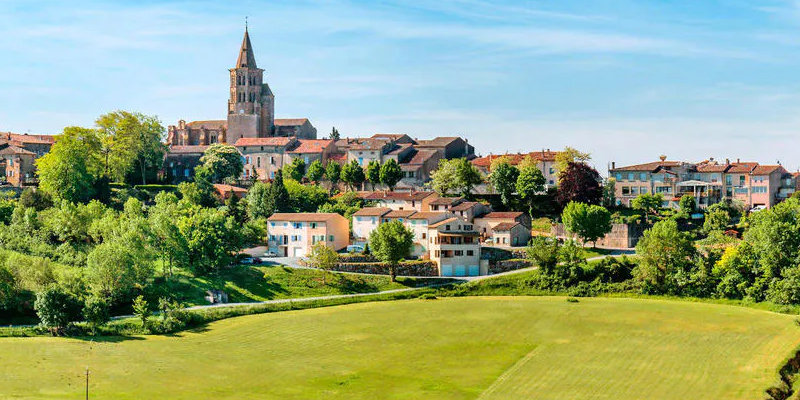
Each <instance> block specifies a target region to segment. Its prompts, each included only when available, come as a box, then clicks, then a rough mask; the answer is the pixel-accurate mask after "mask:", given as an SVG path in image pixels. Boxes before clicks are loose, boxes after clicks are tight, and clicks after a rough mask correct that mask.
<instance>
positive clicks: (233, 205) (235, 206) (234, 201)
mask: <svg viewBox="0 0 800 400" xmlns="http://www.w3.org/2000/svg"><path fill="white" fill-rule="evenodd" d="M245 207H246V205H245V204H244V203H242V202H241V199H239V196H237V195H236V194H235V193H233V191H231V192H230V193H229V195H228V199H227V200H225V215H226V216H228V217H231V218H233V220H234V221H236V223H237V224H239V225H241V224H243V223H245V221H247V210H246V208H245Z"/></svg>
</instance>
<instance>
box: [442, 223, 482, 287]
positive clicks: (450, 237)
mask: <svg viewBox="0 0 800 400" xmlns="http://www.w3.org/2000/svg"><path fill="white" fill-rule="evenodd" d="M478 237H479V233H478V231H476V230H475V226H474V225H473V224H471V223H469V222H467V221H466V220H463V219H461V218H458V217H451V218H447V219H445V220H442V221H439V222H436V223H434V224H431V225H429V226H428V251H429V254H430V259H431V260H432V261H435V262H436V264H437V265H438V267H439V275H440V276H477V275H485V274H487V272H488V271H487V270H488V263H481V259H480V257H481V245H480V240H478Z"/></svg>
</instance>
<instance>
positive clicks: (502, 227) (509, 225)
mask: <svg viewBox="0 0 800 400" xmlns="http://www.w3.org/2000/svg"><path fill="white" fill-rule="evenodd" d="M517 225H520V223H519V222H501V223H499V224H497V225H495V226H494V228H492V231H494V232H508V231H510V230H511V229H513V228H514V227H515V226H517Z"/></svg>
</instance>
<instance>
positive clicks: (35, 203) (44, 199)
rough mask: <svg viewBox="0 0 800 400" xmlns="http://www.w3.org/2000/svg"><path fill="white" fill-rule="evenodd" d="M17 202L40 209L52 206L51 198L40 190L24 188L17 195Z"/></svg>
mask: <svg viewBox="0 0 800 400" xmlns="http://www.w3.org/2000/svg"><path fill="white" fill-rule="evenodd" d="M19 204H21V205H22V206H23V207H32V208H34V209H36V211H42V210H45V209H48V208H50V207H52V206H53V198H52V197H50V195H49V194H47V193H46V192H44V191H42V190H36V189H33V188H26V189H25V190H23V191H22V193H21V194H20V195H19Z"/></svg>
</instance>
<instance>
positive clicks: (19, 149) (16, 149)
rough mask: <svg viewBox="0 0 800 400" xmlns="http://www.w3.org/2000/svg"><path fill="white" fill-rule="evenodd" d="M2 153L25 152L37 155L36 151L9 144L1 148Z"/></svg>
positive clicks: (25, 153)
mask: <svg viewBox="0 0 800 400" xmlns="http://www.w3.org/2000/svg"><path fill="white" fill-rule="evenodd" d="M0 154H24V155H26V156H35V155H36V153H34V152H32V151H28V150H25V149H23V148H22V147H17V146H8V147H5V148H3V149H2V150H0Z"/></svg>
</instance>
